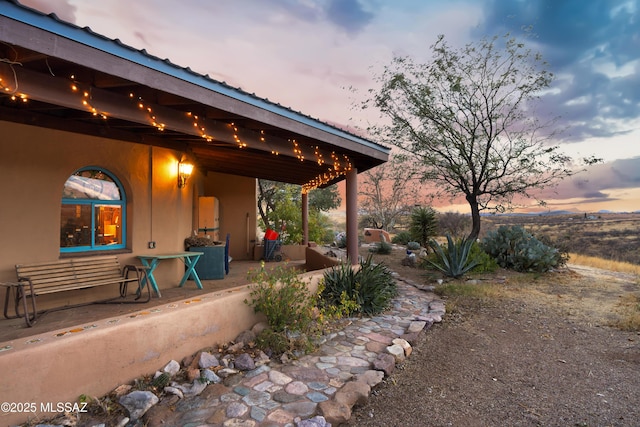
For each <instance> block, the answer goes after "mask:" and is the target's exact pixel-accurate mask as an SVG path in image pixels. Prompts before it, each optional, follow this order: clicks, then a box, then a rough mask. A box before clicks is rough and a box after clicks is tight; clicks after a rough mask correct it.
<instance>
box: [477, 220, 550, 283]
mask: <svg viewBox="0 0 640 427" xmlns="http://www.w3.org/2000/svg"><path fill="white" fill-rule="evenodd" d="M481 245H482V249H484V251H485V252H486V253H488V254H489V255H491V256H492V257H493V258H495V260H496V262H497V263H498V264H499V265H500V266H501V267H503V268H511V269H514V270H516V271H535V272H543V271H548V270H550V269H552V268H554V267H557V266H559V265H561V264H562V255H561V254H560V252H559V251H558V250H557V249H555V248H552V247H550V246H547V245H545V244H544V243H542V242H541V241H539V240H538V239H536V238H535V237H534V236H533V235H532V234H531V233H528V232H527V231H526V230H525V229H524V228H522V227H519V226H511V227H508V226H506V225H502V226H500V227H499V228H498V229H497V230H493V231H490V232H489V233H488V234H487V236H486V237H485V238H484V239H482V243H481Z"/></svg>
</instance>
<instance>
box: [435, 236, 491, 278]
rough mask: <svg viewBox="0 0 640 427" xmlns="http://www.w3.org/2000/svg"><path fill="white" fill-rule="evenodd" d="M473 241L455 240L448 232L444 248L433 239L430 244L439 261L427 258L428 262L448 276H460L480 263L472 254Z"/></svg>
mask: <svg viewBox="0 0 640 427" xmlns="http://www.w3.org/2000/svg"><path fill="white" fill-rule="evenodd" d="M473 243H474V241H473V240H470V239H460V240H457V241H455V242H454V241H453V239H452V238H451V236H450V235H448V234H447V245H446V246H445V247H444V248H443V247H442V246H440V244H439V243H438V242H436V241H435V240H432V241H430V242H429V245H430V246H431V248H432V249H433V251H434V253H435V255H436V257H437V260H438V261H437V262H433V261H431V260H429V259H427V262H428V263H429V264H431V265H432V266H433V267H435V268H437V269H438V270H440V271H441V272H442V273H444V274H445V275H446V276H449V277H454V278H458V277H460V276H462V275H463V274H465V273H466V272H468V271H469V270H471V269H473V268H474V267H475V266H476V265H477V264H478V263H477V261H476V260H474V259H473V258H472V257H471V256H470V255H471V247H472V246H473Z"/></svg>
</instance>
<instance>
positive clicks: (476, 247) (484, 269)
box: [469, 241, 500, 273]
mask: <svg viewBox="0 0 640 427" xmlns="http://www.w3.org/2000/svg"><path fill="white" fill-rule="evenodd" d="M469 257H470V258H471V259H473V260H474V261H475V262H476V263H477V265H476V266H475V267H473V268H472V269H471V271H472V272H474V273H493V272H494V271H496V270H497V269H498V268H499V267H500V266H499V265H498V263H497V262H496V260H495V259H494V258H493V257H492V256H491V255H489V254H488V253H486V252H485V251H484V250H483V249H482V246H480V243H478V242H476V241H474V242H473V245H472V246H471V253H470V254H469Z"/></svg>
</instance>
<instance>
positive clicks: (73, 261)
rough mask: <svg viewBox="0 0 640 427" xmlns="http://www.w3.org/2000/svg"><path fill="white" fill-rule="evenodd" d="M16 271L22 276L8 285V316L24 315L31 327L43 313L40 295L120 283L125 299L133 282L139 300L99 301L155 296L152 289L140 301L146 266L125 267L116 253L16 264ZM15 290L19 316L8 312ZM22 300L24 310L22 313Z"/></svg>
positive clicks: (15, 308) (121, 295) (139, 301)
mask: <svg viewBox="0 0 640 427" xmlns="http://www.w3.org/2000/svg"><path fill="white" fill-rule="evenodd" d="M16 273H17V275H18V282H16V283H7V284H4V285H5V286H6V287H7V289H6V295H5V304H4V316H5V317H6V318H16V317H22V316H24V318H25V321H26V323H27V326H32V325H33V323H35V321H36V319H37V317H38V314H41V313H38V310H37V308H36V297H37V296H39V295H46V294H54V293H58V292H65V291H71V290H77V289H85V288H93V287H98V286H106V285H114V284H119V285H120V296H119V297H120V298H124V297H126V296H127V285H128V284H129V283H136V284H137V285H138V289H137V297H136V299H135V301H122V300H121V299H119V300H117V301H114V300H116V298H118V297H116V298H111V299H109V300H102V301H96V302H97V303H109V302H120V303H122V302H129V303H132V302H135V303H145V302H148V301H149V300H150V299H151V291H150V290H148V298H147V299H146V300H140V297H141V296H142V284H143V280H144V281H146V277H147V276H146V269H145V268H144V267H138V266H134V265H125V266H124V268H121V267H120V263H119V262H118V257H117V256H115V255H104V256H97V257H87V258H68V259H63V260H59V261H50V262H40V263H34V264H18V265H16ZM11 293H14V294H15V297H14V304H15V306H14V310H15V316H9V314H8V306H9V301H10V296H9V295H10V294H11ZM27 299H30V300H31V304H28V303H27ZM96 302H94V303H96ZM21 303H22V308H23V310H24V313H20V305H21ZM29 305H31V313H30V312H29ZM62 308H68V307H60V309H62Z"/></svg>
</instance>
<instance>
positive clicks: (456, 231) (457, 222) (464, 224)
mask: <svg viewBox="0 0 640 427" xmlns="http://www.w3.org/2000/svg"><path fill="white" fill-rule="evenodd" d="M438 227H439V229H440V232H441V233H443V234H451V235H452V236H453V237H454V238H461V237H463V235H464V234H465V233H466V232H467V230H470V229H471V217H470V216H469V215H464V214H461V213H459V212H444V213H441V214H440V215H438Z"/></svg>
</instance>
